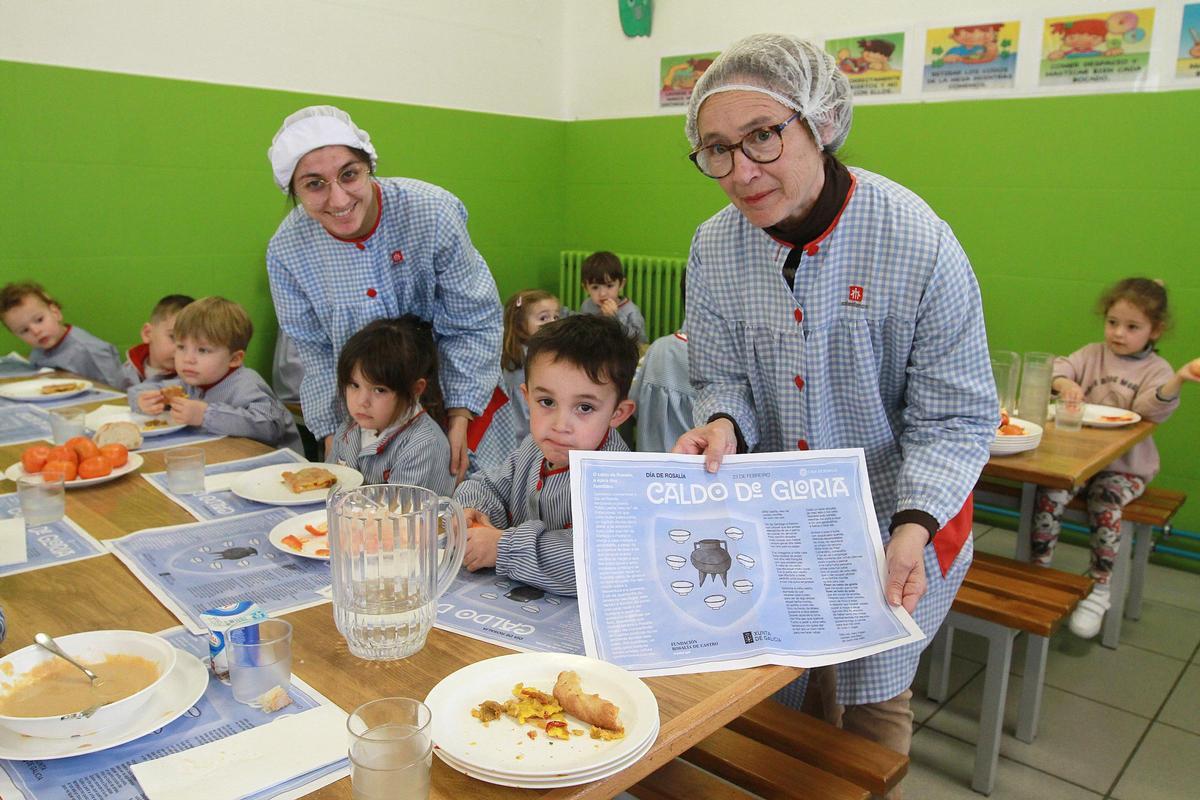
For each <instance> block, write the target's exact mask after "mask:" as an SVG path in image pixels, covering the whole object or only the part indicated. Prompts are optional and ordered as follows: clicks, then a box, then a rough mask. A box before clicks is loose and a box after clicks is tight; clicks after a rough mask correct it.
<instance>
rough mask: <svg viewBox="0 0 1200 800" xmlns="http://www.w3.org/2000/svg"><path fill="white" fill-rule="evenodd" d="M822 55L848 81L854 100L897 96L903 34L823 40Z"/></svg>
mask: <svg viewBox="0 0 1200 800" xmlns="http://www.w3.org/2000/svg"><path fill="white" fill-rule="evenodd" d="M825 52H827V53H829V54H830V55H832V56H833V57H834V59H835V60H836V61H837V65H838V69H840V70H841V71H842V72H844V73H846V77H847V78H849V79H850V87H851V88H852V89H853V90H854V94H855V96H857V97H862V96H867V95H887V94H900V81H901V77H902V71H903V66H902V65H903V64H904V34H903V33H876V34H871V35H869V36H847V37H844V38H841V39H826V40H825Z"/></svg>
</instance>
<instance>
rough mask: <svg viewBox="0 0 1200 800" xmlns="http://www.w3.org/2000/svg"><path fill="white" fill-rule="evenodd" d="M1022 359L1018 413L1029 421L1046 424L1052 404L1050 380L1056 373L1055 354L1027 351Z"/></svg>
mask: <svg viewBox="0 0 1200 800" xmlns="http://www.w3.org/2000/svg"><path fill="white" fill-rule="evenodd" d="M1021 361H1022V363H1021V396H1020V397H1019V398H1017V412H1018V413H1017V415H1018V416H1019V417H1020V418H1021V419H1023V420H1025V421H1027V422H1033V423H1035V424H1037V425H1042V426H1045V424H1046V412H1047V410H1048V408H1049V405H1050V381H1051V379H1052V377H1053V375H1054V354H1053V353H1037V352H1033V353H1026V354H1025V356H1024V358H1022V359H1021Z"/></svg>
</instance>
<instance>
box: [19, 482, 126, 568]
mask: <svg viewBox="0 0 1200 800" xmlns="http://www.w3.org/2000/svg"><path fill="white" fill-rule="evenodd" d="M20 516H21V504H20V502H19V501H18V500H17V495H16V493H15V492H13V493H11V494H0V518H2V519H14V520H17V521H18V522H19V524H20V525H21V527H22V528H24V530H25V561H24V562H22V563H15V564H5V565H3V566H0V576H3V575H16V574H17V573H18V572H29V571H30V570H33V569H41V568H42V567H52V566H55V565H56V564H66V563H67V562H69V561H79V560H80V559H84V558H95V557H96V556H102V555H104V554H105V552H107V551H106V550H105V549H104V546H103V545H101V544H100V542H98V541H96V539H94V538H93V537H92V536H91V535H90V534H89V533H88V532H87V531H85V530H84V529H83V528H81V527H79V526H78V525H77V524H75V522H74V521H72V520H71V518H70V517H63V518H62V519H60V520H59V521H58V522H52V523H50V524H49V525H38V526H36V527H33V528H25V521H24V519H19V518H20Z"/></svg>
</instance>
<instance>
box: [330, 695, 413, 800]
mask: <svg viewBox="0 0 1200 800" xmlns="http://www.w3.org/2000/svg"><path fill="white" fill-rule="evenodd" d="M431 719H432V715H431V714H430V711H429V707H428V706H426V705H425V704H424V703H422V702H421V701H420V700H413V699H411V698H408V697H385V698H383V699H381V700H372V701H371V702H369V703H364V704H362V705H361V706H359V707H358V708H356V709H354V711H353V713H351V714H350V716H349V717H348V718H347V720H346V728H347V729H348V730H349V732H350V784H351V787H352V792H353V796H354V800H428V798H429V772H430V769H431V768H432V766H433V740H432V739H431V737H430V733H431V731H430V724H429V723H430V720H431Z"/></svg>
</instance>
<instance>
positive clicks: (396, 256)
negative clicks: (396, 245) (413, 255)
mask: <svg viewBox="0 0 1200 800" xmlns="http://www.w3.org/2000/svg"><path fill="white" fill-rule="evenodd" d="M403 260H404V253H401V252H400V251H399V250H393V251H392V263H393V264H399V263H400V262H401V261H403Z"/></svg>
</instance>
